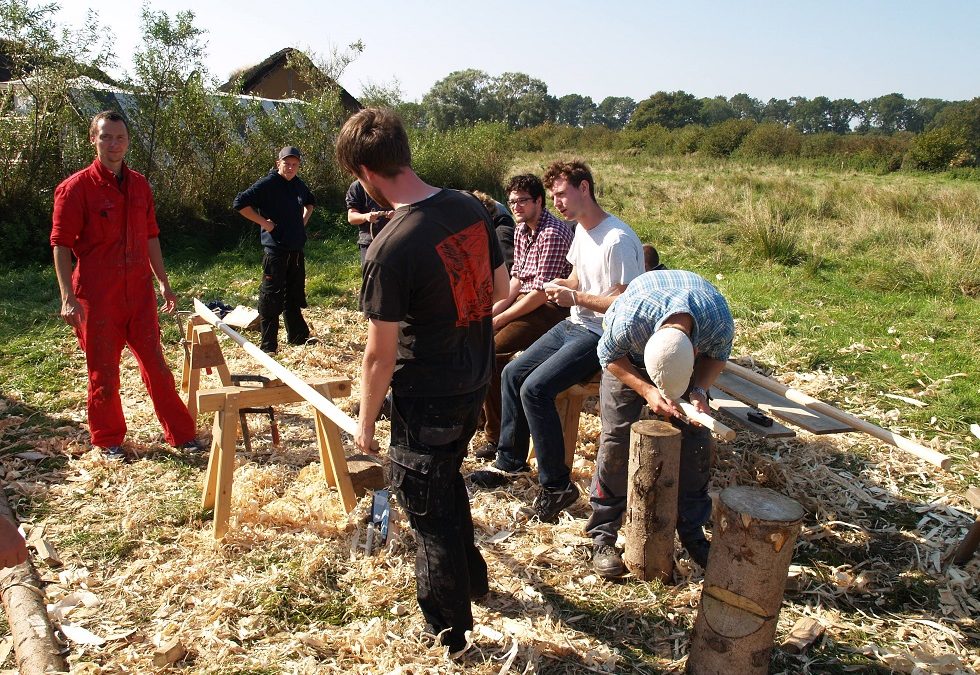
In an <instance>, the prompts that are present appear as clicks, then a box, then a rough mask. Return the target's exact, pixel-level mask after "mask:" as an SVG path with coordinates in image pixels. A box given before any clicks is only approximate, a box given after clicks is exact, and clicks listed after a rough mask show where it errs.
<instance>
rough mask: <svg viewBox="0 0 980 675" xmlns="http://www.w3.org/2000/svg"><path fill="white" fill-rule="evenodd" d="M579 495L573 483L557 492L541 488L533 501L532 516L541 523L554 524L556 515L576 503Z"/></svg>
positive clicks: (556, 518)
mask: <svg viewBox="0 0 980 675" xmlns="http://www.w3.org/2000/svg"><path fill="white" fill-rule="evenodd" d="M579 494H580V493H579V490H578V488H577V487H575V484H574V483H569V484H568V485H566V486H565V487H563V488H558V489H557V490H549V489H548V488H541V492H539V493H538V496H537V497H536V498H535V499H534V515H536V516H537V517H538V520H540V521H541V522H542V523H554V522H556V521H557V520H558V514H560V513H561V512H562V511H564V510H565V509H567V508H568V507H569V506H571V505H572V504H574V503H575V502H577V501H578V498H579Z"/></svg>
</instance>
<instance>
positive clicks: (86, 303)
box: [51, 111, 201, 458]
mask: <svg viewBox="0 0 980 675" xmlns="http://www.w3.org/2000/svg"><path fill="white" fill-rule="evenodd" d="M89 140H90V141H91V142H92V145H93V146H95V154H96V158H95V161H94V162H92V164H91V165H90V166H89V167H88V168H85V169H82V170H81V171H79V172H78V173H75V174H72V175H71V176H69V177H68V178H67V179H65V180H64V181H63V182H62V183H61V184H60V185H59V186H58V187H57V189H56V190H55V193H54V214H53V216H52V227H51V246H52V247H53V248H54V269H55V273H56V274H57V276H58V286H59V288H60V290H61V316H62V318H63V319H64V320H65V322H66V323H67V324H68V325H69V326H71V327H72V328H73V329H74V331H75V335H76V336H77V337H78V343H79V345H80V346H81V348H82V351H84V352H85V360H86V362H87V364H88V424H89V433H90V434H91V436H92V445H96V446H99V447H100V448H101V449H102V451H103V453H104V454H105V455H107V456H109V457H118V458H123V457H125V452H124V450H123V448H122V443H123V440H124V439H125V437H126V420H125V419H124V418H123V411H122V403H121V401H120V400H119V359H120V357H121V356H122V350H123V347H124V346H125V345H129V349H130V351H132V352H133V355H134V356H135V357H136V361H137V363H139V367H140V374H141V375H142V377H143V383H144V384H145V385H146V388H147V391H148V392H149V394H150V398H151V399H152V400H153V408H154V410H155V412H156V415H157V418H158V419H159V420H160V423H161V424H162V425H163V433H164V436H165V437H166V439H167V442H168V443H170V445H173V446H175V447H181V448H183V449H185V450H190V451H197V450H200V449H201V446H200V445H199V444H198V443H197V441H196V440H195V436H196V434H197V430H196V427H195V423H194V420H193V419H191V416H190V414H188V412H187V407H186V406H185V405H184V402H183V401H182V400H181V399H180V396H179V395H178V394H177V391H176V388H175V387H174V378H173V374H172V373H171V372H170V368H169V366H167V362H166V361H165V360H164V358H163V349H162V347H161V345H160V324H159V321H158V318H157V299H156V293H155V291H154V289H153V277H154V276H155V277H156V279H157V281H158V282H159V284H160V293H161V295H163V300H164V306H163V308H164V310H165V311H167V312H172V311H173V310H174V308H175V307H176V304H177V296H176V295H174V292H173V289H171V288H170V282H169V281H168V280H167V272H166V270H165V269H164V267H163V255H162V253H161V252H160V240H159V239H158V238H157V237H158V236H159V234H160V229H159V228H158V227H157V221H156V214H155V213H154V208H153V193H152V191H151V190H150V184H149V183H148V182H147V180H146V178H144V177H143V176H142V175H141V174H139V173H137V172H136V171H133V170H132V169H130V168H129V167H128V166H126V163H125V162H124V161H123V159H124V157H125V156H126V151H127V150H128V149H129V127H128V126H127V125H126V121H125V119H123V117H122V115H120V114H119V113H116V112H111V111H106V112H101V113H99V114H98V115H96V116H95V117H94V118H93V119H92V124H91V126H90V127H89ZM73 253H74V254H75V258H76V259H77V260H78V264H77V265H75V268H74V272H73V271H72V254H73Z"/></svg>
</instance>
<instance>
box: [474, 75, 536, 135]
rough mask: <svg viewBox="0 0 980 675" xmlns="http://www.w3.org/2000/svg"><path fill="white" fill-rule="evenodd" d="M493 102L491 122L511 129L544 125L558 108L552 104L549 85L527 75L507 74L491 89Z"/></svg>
mask: <svg viewBox="0 0 980 675" xmlns="http://www.w3.org/2000/svg"><path fill="white" fill-rule="evenodd" d="M489 91H490V97H489V100H490V101H491V102H492V113H491V114H490V116H489V117H484V118H482V119H488V120H490V121H497V122H503V123H504V124H506V125H507V126H508V127H510V128H511V129H520V128H526V127H534V126H537V125H539V124H544V123H545V122H546V121H547V120H548V119H549V117H550V112H551V109H552V108H553V106H554V104H553V103H552V102H551V101H550V100H549V99H551V97H550V96H549V95H548V85H546V84H545V83H544V82H543V81H542V80H539V79H536V78H533V77H531V76H530V75H526V74H524V73H504V74H503V75H501V76H499V77H496V78H494V79H493V81H492V82H491V83H490V86H489Z"/></svg>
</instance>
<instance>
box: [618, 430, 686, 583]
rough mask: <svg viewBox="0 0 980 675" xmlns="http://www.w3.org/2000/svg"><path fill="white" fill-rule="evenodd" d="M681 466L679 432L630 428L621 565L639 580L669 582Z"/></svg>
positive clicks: (672, 566) (672, 561) (672, 570)
mask: <svg viewBox="0 0 980 675" xmlns="http://www.w3.org/2000/svg"><path fill="white" fill-rule="evenodd" d="M680 462H681V432H680V430H678V429H677V428H675V427H674V426H673V425H671V424H669V423H667V422H661V421H659V420H641V421H639V422H635V423H634V424H633V426H632V434H631V436H630V459H629V487H628V490H627V495H626V504H627V507H626V522H625V524H624V527H623V536H624V537H625V538H626V551H625V553H624V555H623V562H624V563H625V564H626V567H627V569H629V571H630V572H632V573H633V574H634V575H635V576H636V577H637V578H639V579H642V580H643V581H650V580H652V579H659V580H660V581H668V580H669V579H670V578H671V576H672V575H673V572H674V529H675V528H676V527H677V475H678V471H679V470H680Z"/></svg>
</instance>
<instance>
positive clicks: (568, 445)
mask: <svg viewBox="0 0 980 675" xmlns="http://www.w3.org/2000/svg"><path fill="white" fill-rule="evenodd" d="M584 403H585V397H584V396H578V395H569V396H568V398H567V399H566V403H565V411H564V414H563V413H562V411H561V410H559V411H558V413H559V415H561V419H562V425H561V431H562V440H564V442H565V466H567V467H568V468H569V469H571V468H572V465H573V464H574V463H575V447H576V446H577V445H578V421H579V417H580V416H581V414H582V405H583V404H584Z"/></svg>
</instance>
